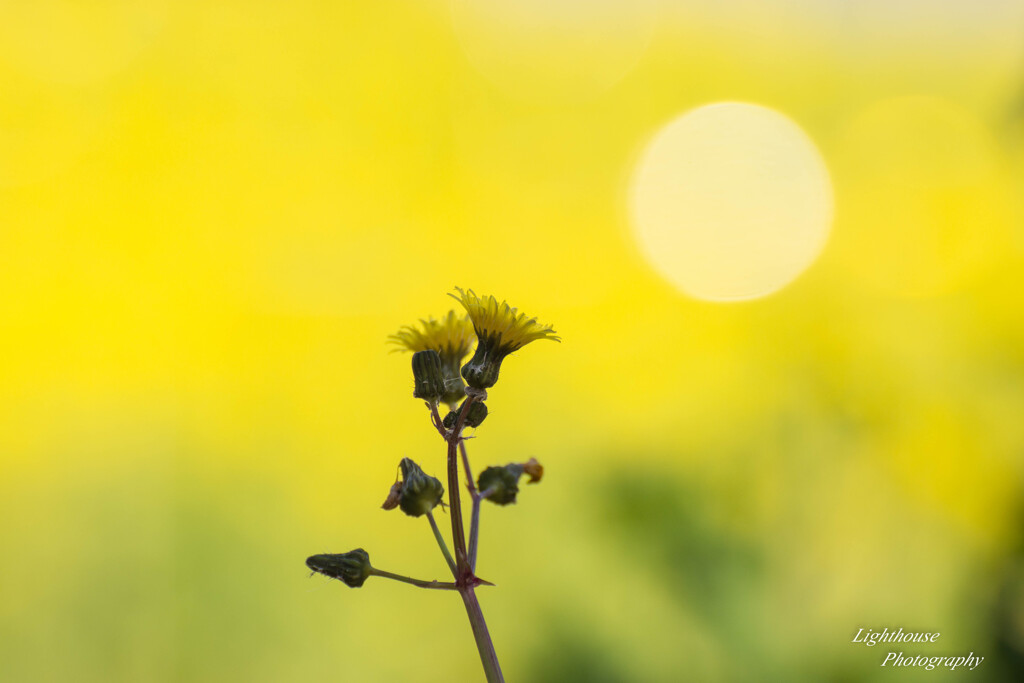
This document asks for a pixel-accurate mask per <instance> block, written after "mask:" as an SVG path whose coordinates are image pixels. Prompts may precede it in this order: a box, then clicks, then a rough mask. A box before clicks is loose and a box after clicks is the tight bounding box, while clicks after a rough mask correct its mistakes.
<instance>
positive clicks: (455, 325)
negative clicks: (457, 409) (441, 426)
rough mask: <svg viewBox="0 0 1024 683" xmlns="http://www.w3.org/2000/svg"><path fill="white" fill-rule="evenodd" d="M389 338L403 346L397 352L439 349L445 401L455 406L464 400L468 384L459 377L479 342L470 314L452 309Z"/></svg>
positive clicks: (408, 327)
mask: <svg viewBox="0 0 1024 683" xmlns="http://www.w3.org/2000/svg"><path fill="white" fill-rule="evenodd" d="M388 339H389V340H390V342H391V343H392V344H395V345H396V346H398V347H399V348H396V349H395V351H412V352H413V353H416V352H418V351H430V350H432V351H437V355H439V356H440V357H441V369H442V371H443V372H444V377H445V389H446V392H445V395H444V397H443V400H444V402H445V403H447V404H448V405H450V406H454V405H455V404H456V403H458V402H459V401H460V400H462V397H463V396H465V393H466V391H465V389H466V385H465V384H463V382H462V377H460V376H459V367H460V366H461V365H462V361H463V359H464V358H465V357H466V356H468V355H469V352H470V350H471V349H472V348H473V342H474V341H476V335H475V334H474V332H473V325H472V323H470V321H469V319H468V318H467V317H466V316H459V315H456V313H455V311H448V314H447V315H445V316H444V317H442V318H441V319H440V320H434V319H433V318H427V319H426V320H422V319H421V320H420V324H419V325H418V326H412V325H406V326H404V327H402V328H401V329H400V330H398V332H397V333H395V334H392V335H391V336H389V337H388Z"/></svg>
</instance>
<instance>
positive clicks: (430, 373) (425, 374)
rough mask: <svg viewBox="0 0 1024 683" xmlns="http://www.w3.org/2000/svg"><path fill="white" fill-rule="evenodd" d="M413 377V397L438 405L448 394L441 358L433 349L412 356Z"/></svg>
mask: <svg viewBox="0 0 1024 683" xmlns="http://www.w3.org/2000/svg"><path fill="white" fill-rule="evenodd" d="M412 376H413V380H414V382H415V384H414V386H413V390H412V395H413V396H414V397H416V398H422V399H423V400H425V401H429V402H430V403H432V404H436V403H437V402H438V401H439V400H441V398H442V397H443V396H444V395H445V394H446V393H447V391H446V389H445V379H444V371H443V370H442V369H441V357H440V356H439V355H438V354H437V351H434V350H433V349H427V350H426V351H417V352H416V353H414V354H412Z"/></svg>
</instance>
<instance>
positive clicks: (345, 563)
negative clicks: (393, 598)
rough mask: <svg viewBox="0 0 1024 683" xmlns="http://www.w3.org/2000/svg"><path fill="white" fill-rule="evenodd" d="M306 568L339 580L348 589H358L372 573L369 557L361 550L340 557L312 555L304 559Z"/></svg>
mask: <svg viewBox="0 0 1024 683" xmlns="http://www.w3.org/2000/svg"><path fill="white" fill-rule="evenodd" d="M306 566H307V567H309V568H310V569H312V570H313V571H315V572H318V573H320V574H323V575H324V576H329V577H331V578H332V579H340V580H341V581H343V582H344V583H345V585H346V586H348V587H349V588H359V587H360V586H362V585H363V583H364V582H365V581H366V579H367V577H368V576H370V574H372V573H373V567H371V566H370V556H369V555H368V554H367V552H366V551H365V550H363V549H362V548H357V549H355V550H351V551H349V552H347V553H342V554H340V555H313V556H312V557H308V558H306Z"/></svg>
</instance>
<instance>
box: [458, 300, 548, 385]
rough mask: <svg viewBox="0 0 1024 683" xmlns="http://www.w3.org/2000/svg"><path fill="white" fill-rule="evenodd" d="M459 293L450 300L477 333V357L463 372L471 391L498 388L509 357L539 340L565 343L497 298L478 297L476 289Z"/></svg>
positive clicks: (535, 321) (534, 320)
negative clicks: (461, 308) (456, 304)
mask: <svg viewBox="0 0 1024 683" xmlns="http://www.w3.org/2000/svg"><path fill="white" fill-rule="evenodd" d="M455 289H456V290H458V292H459V295H458V296H456V295H455V294H449V296H451V297H453V298H454V299H456V300H457V301H458V302H459V303H461V304H462V306H463V307H464V308H465V309H466V312H467V313H468V314H469V319H470V321H472V323H473V329H474V330H475V331H476V338H477V345H476V353H475V354H473V358H472V359H471V360H470V361H469V362H468V363H467V364H466V365H465V367H463V368H462V376H463V377H465V378H466V382H467V383H468V384H469V385H470V386H471V387H474V388H476V389H487V388H488V387H492V386H494V383H495V382H497V381H498V371H499V370H500V368H501V361H502V360H504V358H505V356H507V355H508V354H510V353H512V352H513V351H518V350H519V349H521V348H522V347H524V346H526V345H527V344H529V343H530V342H532V341H536V340H538V339H552V340H554V341H561V340H560V339H559V338H558V337H557V336H556V335H555V331H554V329H552V328H551V327H550V326H548V325H542V324H541V323H540V322H538V321H537V319H536V318H529V317H527V315H526V314H525V313H520V312H519V311H518V309H515V308H513V307H512V306H509V305H508V303H507V302H505V301H502V302H501V303H498V300H497V299H495V298H494V297H493V296H487V297H481V296H477V294H476V293H475V292H474V291H473V290H472V289H470V290H466V291H464V290H462V288H460V287H456V288H455Z"/></svg>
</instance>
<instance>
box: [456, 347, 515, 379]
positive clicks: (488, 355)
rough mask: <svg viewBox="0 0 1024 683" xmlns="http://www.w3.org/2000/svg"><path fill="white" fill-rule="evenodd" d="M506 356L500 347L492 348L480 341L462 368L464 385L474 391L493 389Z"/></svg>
mask: <svg viewBox="0 0 1024 683" xmlns="http://www.w3.org/2000/svg"><path fill="white" fill-rule="evenodd" d="M507 355H508V354H507V353H503V352H502V351H501V349H500V347H493V346H491V345H489V344H487V343H485V342H484V341H483V340H481V341H480V342H479V343H478V344H477V347H476V352H475V353H474V354H473V357H472V358H470V359H469V362H468V363H466V364H465V365H463V366H462V376H463V377H464V378H465V379H466V384H468V385H469V386H471V387H473V388H474V389H490V388H491V387H493V386H494V385H495V384H496V383H497V382H498V372H499V371H500V370H501V361H503V360H505V356H507Z"/></svg>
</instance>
